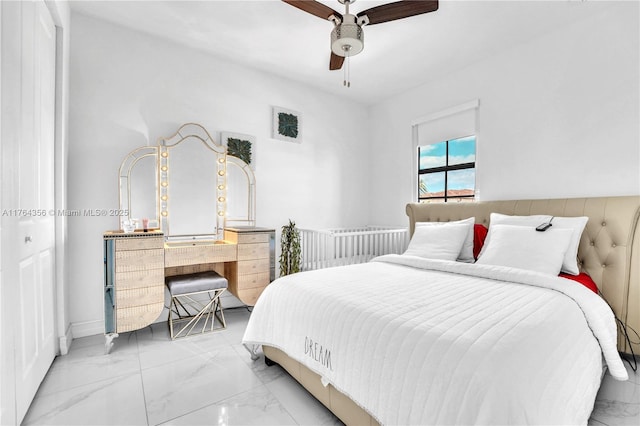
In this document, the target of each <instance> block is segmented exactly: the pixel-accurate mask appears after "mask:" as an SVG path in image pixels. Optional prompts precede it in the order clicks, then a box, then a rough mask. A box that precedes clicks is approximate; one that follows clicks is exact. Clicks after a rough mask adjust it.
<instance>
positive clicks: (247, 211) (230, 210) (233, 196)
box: [226, 155, 256, 226]
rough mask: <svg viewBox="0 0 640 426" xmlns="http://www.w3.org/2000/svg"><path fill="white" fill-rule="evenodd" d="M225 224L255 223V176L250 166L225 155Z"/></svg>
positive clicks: (249, 224)
mask: <svg viewBox="0 0 640 426" xmlns="http://www.w3.org/2000/svg"><path fill="white" fill-rule="evenodd" d="M227 188H230V190H229V191H227V217H226V218H227V226H255V225H256V207H255V205H256V178H255V175H254V174H253V170H252V169H251V166H249V165H248V164H247V163H245V162H244V161H242V160H241V159H239V158H237V157H233V156H231V155H228V156H227Z"/></svg>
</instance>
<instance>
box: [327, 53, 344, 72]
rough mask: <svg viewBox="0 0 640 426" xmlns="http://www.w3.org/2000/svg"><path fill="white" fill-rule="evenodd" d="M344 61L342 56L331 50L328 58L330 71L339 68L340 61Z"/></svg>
mask: <svg viewBox="0 0 640 426" xmlns="http://www.w3.org/2000/svg"><path fill="white" fill-rule="evenodd" d="M343 62H344V56H340V55H336V54H335V53H333V52H331V59H330V60H329V69H330V70H331V71H334V70H339V69H340V68H342V63H343Z"/></svg>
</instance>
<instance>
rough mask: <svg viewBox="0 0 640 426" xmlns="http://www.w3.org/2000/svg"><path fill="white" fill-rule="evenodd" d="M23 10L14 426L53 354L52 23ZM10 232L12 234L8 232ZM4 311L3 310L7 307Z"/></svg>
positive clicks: (40, 8) (27, 6)
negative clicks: (15, 416) (15, 419)
mask: <svg viewBox="0 0 640 426" xmlns="http://www.w3.org/2000/svg"><path fill="white" fill-rule="evenodd" d="M20 4H21V7H22V47H21V52H22V59H21V76H22V78H21V127H20V134H21V138H20V139H21V141H20V144H19V147H18V149H17V152H18V156H19V159H18V162H17V164H16V165H17V166H18V170H17V176H18V179H17V185H18V192H17V195H18V197H17V198H18V209H19V212H18V214H17V215H16V216H17V228H18V232H17V236H16V237H17V241H16V245H15V247H18V248H19V249H18V250H17V251H18V279H17V285H18V289H17V291H16V292H15V293H14V294H15V296H16V297H17V300H16V302H17V303H16V305H15V309H16V311H15V312H14V313H13V314H14V315H13V316H14V317H15V319H16V323H15V328H14V344H15V347H14V351H15V355H14V357H15V358H14V359H15V379H16V381H15V382H16V394H15V395H16V415H17V420H18V422H20V421H21V420H22V418H23V417H24V415H25V413H26V412H27V409H28V408H29V405H30V404H31V401H32V399H33V397H34V395H35V393H36V391H37V390H38V387H39V386H40V383H41V382H42V380H43V379H44V376H45V375H46V373H47V371H48V369H49V367H50V366H51V363H52V361H53V358H54V356H55V350H56V349H55V333H54V330H55V317H54V306H55V291H54V287H55V281H54V280H55V278H54V277H55V238H54V237H55V215H54V214H53V209H54V207H55V205H54V140H55V127H54V123H55V51H56V41H55V26H54V24H53V21H52V19H51V15H50V13H49V11H48V9H47V7H46V5H45V4H44V2H43V1H38V2H30V1H29V2H20ZM14 235H15V234H14ZM5 306H6V305H5Z"/></svg>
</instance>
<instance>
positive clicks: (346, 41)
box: [331, 23, 364, 56]
mask: <svg viewBox="0 0 640 426" xmlns="http://www.w3.org/2000/svg"><path fill="white" fill-rule="evenodd" d="M362 49H364V32H363V31H362V28H361V27H360V26H359V25H358V24H351V23H343V24H341V25H336V26H335V27H334V28H333V31H331V51H332V52H333V53H335V54H336V55H338V56H354V55H357V54H358V53H360V52H362Z"/></svg>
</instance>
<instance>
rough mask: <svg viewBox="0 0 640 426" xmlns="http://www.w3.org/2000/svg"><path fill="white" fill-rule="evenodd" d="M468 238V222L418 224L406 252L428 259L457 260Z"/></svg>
mask: <svg viewBox="0 0 640 426" xmlns="http://www.w3.org/2000/svg"><path fill="white" fill-rule="evenodd" d="M466 238H467V225H466V224H453V225H448V226H416V229H415V231H414V233H413V237H411V241H409V247H407V251H405V252H404V254H408V255H411V256H420V257H426V258H427V259H441V260H456V259H457V258H458V255H459V254H460V250H461V249H462V245H463V244H464V242H465V239H466Z"/></svg>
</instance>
